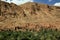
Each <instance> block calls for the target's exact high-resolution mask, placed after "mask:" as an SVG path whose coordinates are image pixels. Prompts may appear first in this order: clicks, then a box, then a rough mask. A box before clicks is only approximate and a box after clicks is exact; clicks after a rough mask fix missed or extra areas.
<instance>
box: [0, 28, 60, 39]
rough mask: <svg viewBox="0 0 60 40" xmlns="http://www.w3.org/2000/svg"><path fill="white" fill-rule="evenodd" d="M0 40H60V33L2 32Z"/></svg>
mask: <svg viewBox="0 0 60 40" xmlns="http://www.w3.org/2000/svg"><path fill="white" fill-rule="evenodd" d="M0 40H60V31H58V30H52V29H41V30H40V31H39V32H33V31H29V30H27V31H24V32H23V31H0Z"/></svg>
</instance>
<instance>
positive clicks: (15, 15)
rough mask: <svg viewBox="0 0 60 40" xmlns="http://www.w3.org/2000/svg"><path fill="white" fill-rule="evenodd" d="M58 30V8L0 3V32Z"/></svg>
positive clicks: (59, 8) (59, 19) (34, 4)
mask: <svg viewBox="0 0 60 40" xmlns="http://www.w3.org/2000/svg"><path fill="white" fill-rule="evenodd" d="M41 27H43V28H53V29H60V7H56V6H48V5H46V4H38V3H31V2H28V3H25V4H22V5H20V6H18V5H16V4H13V3H11V4H9V3H6V2H3V1H0V30H22V29H23V30H26V29H29V30H37V31H38V30H39V29H40V28H41Z"/></svg>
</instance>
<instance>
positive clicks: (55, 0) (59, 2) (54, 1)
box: [4, 0, 60, 6]
mask: <svg viewBox="0 0 60 40" xmlns="http://www.w3.org/2000/svg"><path fill="white" fill-rule="evenodd" d="M4 1H5V2H9V3H11V2H13V3H15V4H17V5H20V4H24V3H26V2H37V3H43V4H48V5H55V6H60V0H13V1H11V2H10V0H8V1H6V0H4Z"/></svg>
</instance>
